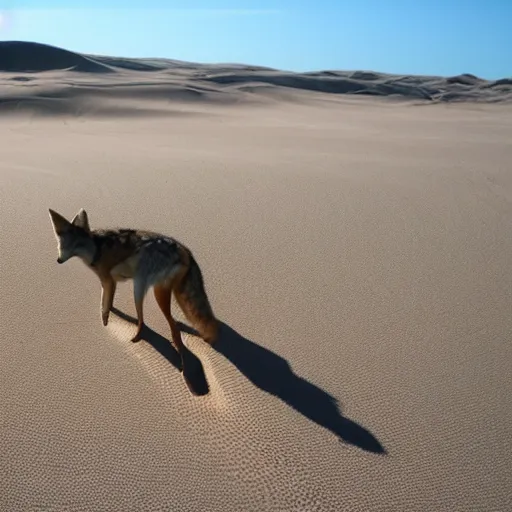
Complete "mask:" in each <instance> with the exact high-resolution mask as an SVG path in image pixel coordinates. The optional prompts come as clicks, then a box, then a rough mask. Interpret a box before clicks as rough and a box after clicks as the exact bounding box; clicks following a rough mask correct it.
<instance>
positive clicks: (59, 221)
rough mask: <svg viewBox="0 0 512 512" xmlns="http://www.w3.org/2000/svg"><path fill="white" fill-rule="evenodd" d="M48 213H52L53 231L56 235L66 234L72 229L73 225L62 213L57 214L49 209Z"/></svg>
mask: <svg viewBox="0 0 512 512" xmlns="http://www.w3.org/2000/svg"><path fill="white" fill-rule="evenodd" d="M48 211H49V212H50V219H51V221H52V226H53V231H54V232H55V234H56V235H60V234H61V233H64V232H65V231H67V230H68V229H69V228H70V227H71V223H70V222H69V221H68V220H67V219H65V218H64V217H63V216H62V215H61V214H60V213H57V212H56V211H54V210H52V209H51V208H49V209H48Z"/></svg>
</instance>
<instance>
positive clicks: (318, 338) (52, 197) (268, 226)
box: [0, 77, 512, 512]
mask: <svg viewBox="0 0 512 512" xmlns="http://www.w3.org/2000/svg"><path fill="white" fill-rule="evenodd" d="M50 78H51V77H50ZM50 78H49V79H48V80H50ZM135 96H136V95H135ZM102 101H103V103H102V104H101V105H100V104H98V107H97V109H96V114H95V115H89V114H87V113H86V115H81V114H80V112H76V113H75V114H78V115H68V114H66V115H49V114H48V113H47V115H41V113H38V114H37V115H36V114H34V115H31V114H30V113H29V112H28V111H24V112H22V113H19V114H18V113H16V112H15V110H11V111H9V112H8V113H6V114H5V115H3V116H2V118H1V120H0V134H1V148H2V153H1V160H0V177H1V179H0V184H1V197H0V223H1V226H0V236H1V243H0V265H1V278H2V293H1V294H0V311H1V317H0V318H1V326H0V327H1V332H2V335H1V338H0V349H1V358H0V411H1V414H0V465H1V467H2V478H1V479H0V510H2V511H6V512H15V511H20V512H27V511H36V510H37V511H43V510H44V511H50V510H51V511H64V510H66V511H67V510H70V511H71V510H72V511H93V510H101V511H104V510H116V511H117V510H122V511H128V510H151V511H157V510H162V511H167V510H176V511H180V512H182V511H183V512H184V511H216V512H230V511H233V512H252V511H254V512H256V511H258V512H259V511H280V512H284V511H290V512H291V511H294V512H299V511H300V512H302V511H304V512H313V511H319V512H320V511H322V512H323V511H344V510H347V511H361V512H363V511H390V512H391V511H393V512H395V511H437V512H441V511H447V512H448V511H450V512H453V511H456V510H457V511H484V510H485V511H506V510H510V509H511V508H512V497H511V496H512V495H511V492H510V489H511V487H512V473H511V462H510V456H511V449H512V435H511V427H510V425H511V424H512V406H511V403H510V397H511V392H512V379H511V377H510V375H511V367H512V366H511V365H512V344H511V331H512V314H511V313H512V296H511V293H512V272H511V264H512V236H511V226H512V222H511V221H512V171H511V162H512V144H511V140H512V115H511V114H512V106H510V105H508V106H507V105H483V104H481V105H478V104H455V105H454V104H451V105H443V104H439V105H419V104H414V103H413V102H398V101H393V100H391V99H388V100H383V99H382V100H381V99H371V98H368V97H367V98H352V99H349V98H348V97H337V96H333V95H330V96H327V95H325V96H321V95H314V94H303V93H300V92H297V93H287V94H286V97H282V98H281V97H279V95H278V94H277V95H269V96H265V94H264V93H263V94H262V96H260V100H258V101H255V102H253V103H244V104H242V103H240V104H238V103H237V102H232V103H229V104H223V103H222V102H211V103H209V102H207V101H205V102H198V101H193V100H190V98H184V99H183V98H182V99H180V98H175V99H174V100H173V101H171V102H169V101H166V100H164V99H158V98H156V99H155V100H154V101H153V102H152V103H151V108H147V102H145V103H144V105H141V108H140V110H137V108H136V103H134V102H136V101H137V100H136V98H135V99H133V97H132V98H131V99H130V109H129V111H128V110H127V111H123V109H122V108H120V107H119V104H118V105H117V106H116V109H117V110H116V109H112V110H111V111H109V110H108V109H106V110H103V109H104V108H105V105H107V104H108V101H109V99H108V98H103V99H102ZM122 101H124V100H122ZM126 101H128V100H126ZM159 102H160V103H159ZM134 105H135V107H134ZM88 108H89V110H88V111H87V112H89V113H90V112H91V109H90V105H89V107H88ZM102 113H103V114H102ZM61 114H62V113H61ZM99 114H102V115H99ZM81 207H83V208H85V209H86V210H87V212H88V214H89V219H90V221H91V224H92V227H93V228H96V227H108V226H122V227H139V228H147V229H151V230H157V231H161V232H164V233H166V234H169V235H172V236H175V237H176V238H178V239H179V240H181V241H182V242H184V243H185V244H186V245H188V246H189V247H190V248H191V249H192V251H193V253H194V254H195V256H196V258H197V260H198V262H199V264H200V266H201V268H202V271H203V275H204V279H205V283H206V288H207V291H208V294H209V296H210V299H211V302H212V305H213V308H214V310H215V312H216V314H217V316H218V318H219V319H220V320H221V321H222V330H221V337H220V340H219V342H218V343H217V345H215V346H214V347H210V346H208V345H206V344H205V343H204V342H203V341H202V340H201V339H200V338H197V337H195V336H194V335H192V334H186V335H184V340H185V343H186V345H187V346H188V347H189V348H190V350H191V351H192V352H193V353H194V354H195V355H196V356H197V357H198V359H199V360H200V362H201V363H202V365H203V367H204V371H205V375H206V378H207V381H208V386H209V392H208V394H205V395H204V396H193V395H192V394H191V393H190V392H189V390H188V388H187V387H186V385H185V383H184V380H183V377H182V375H181V373H180V372H179V370H178V368H177V356H176V353H175V352H174V350H173V348H172V346H171V344H170V342H169V339H170V332H169V327H168V325H167V324H166V322H165V319H164V317H163V316H162V315H161V313H160V311H159V310H158V308H157V306H156V302H155V299H154V297H153V294H152V292H150V293H148V295H147V298H146V302H145V315H146V320H147V323H148V326H149V328H150V329H148V330H147V331H146V333H145V340H144V341H142V342H140V343H138V344H133V343H131V342H130V337H131V336H132V335H133V333H134V332H135V326H134V325H133V323H132V322H131V321H130V317H133V316H134V315H135V308H134V304H133V295H132V284H131V283H127V284H124V285H121V286H120V287H119V289H118V292H117V295H116V301H115V306H116V308H117V310H118V311H117V312H115V313H112V315H111V318H110V323H109V325H108V326H107V327H103V325H102V323H101V319H100V284H99V281H98V279H97V278H96V276H95V275H94V274H93V273H92V272H91V271H90V270H89V269H87V268H86V267H85V265H83V264H82V263H81V262H80V261H79V260H77V259H74V260H70V261H69V262H67V263H66V264H65V265H58V264H57V262H56V259H57V245H56V240H55V238H54V235H53V232H52V228H51V224H50V219H49V216H48V208H53V209H55V210H57V211H58V212H60V213H62V214H63V215H65V216H67V217H68V218H72V217H73V216H74V214H75V213H76V212H77V211H78V210H79V208H81ZM173 307H174V306H173ZM174 312H175V313H176V316H177V317H178V318H180V320H182V321H184V318H183V316H182V315H181V313H180V312H179V310H178V309H177V308H176V307H174Z"/></svg>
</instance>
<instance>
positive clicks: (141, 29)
mask: <svg viewBox="0 0 512 512" xmlns="http://www.w3.org/2000/svg"><path fill="white" fill-rule="evenodd" d="M0 39H2V40H28V41H37V42H42V43H48V44H53V45H56V46H60V47H63V48H66V49H69V50H73V51H78V52H85V53H95V54H104V55H115V56H123V57H167V58H171V59H180V60H189V61H196V62H239V63H244V64H258V65H265V66H270V67H276V68H281V69H288V70H295V71H304V70H320V69H343V70H355V69H364V70H375V71H384V72H390V73H414V74H439V75H455V74H459V73H473V74H475V75H478V76H481V77H484V78H489V79H493V78H502V77H510V76H512V0H430V1H424V0H350V1H345V0H317V1H313V0H309V1H306V0H274V1H271V0H260V1H256V0H238V1H233V0H225V1H224V0H210V1H207V0H203V1H200V0H199V1H194V0H189V1H173V0H145V1H141V0H124V1H120V0H87V1H85V0H67V1H65V0H53V1H52V0H46V1H41V0H3V1H2V3H1V4H0Z"/></svg>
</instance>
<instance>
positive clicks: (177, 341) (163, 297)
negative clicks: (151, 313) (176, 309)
mask: <svg viewBox="0 0 512 512" xmlns="http://www.w3.org/2000/svg"><path fill="white" fill-rule="evenodd" d="M153 291H154V294H155V299H156V302H157V304H158V307H159V308H160V310H161V311H162V313H163V315H164V316H165V319H166V320H167V322H168V323H169V327H170V328H171V335H172V341H173V343H174V345H175V346H176V349H177V350H178V352H179V353H180V355H183V347H184V345H183V340H182V339H181V332H180V330H179V328H178V326H177V324H176V321H175V320H174V318H173V316H172V314H171V292H172V285H171V284H165V285H161V284H158V285H155V286H154V288H153Z"/></svg>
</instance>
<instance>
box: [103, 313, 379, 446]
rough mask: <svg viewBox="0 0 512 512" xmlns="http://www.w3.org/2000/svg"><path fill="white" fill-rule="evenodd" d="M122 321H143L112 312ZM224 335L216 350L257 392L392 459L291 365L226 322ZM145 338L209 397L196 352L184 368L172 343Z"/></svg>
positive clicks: (149, 334) (150, 334)
mask: <svg viewBox="0 0 512 512" xmlns="http://www.w3.org/2000/svg"><path fill="white" fill-rule="evenodd" d="M112 312H113V313H115V314H116V315H117V316H119V317H120V318H121V319H123V320H125V321H128V322H130V323H133V324H136V323H137V320H136V319H135V318H133V317H132V316H130V315H127V314H126V313H123V312H121V311H119V310H118V309H116V308H112ZM177 324H178V327H179V329H180V330H181V331H182V332H185V333H187V334H191V335H193V336H199V335H198V333H197V331H195V330H194V329H192V328H191V327H189V326H188V325H185V324H183V323H181V322H177ZM220 324H221V328H220V336H219V339H218V341H217V342H216V343H215V344H214V345H213V348H214V349H215V350H217V352H219V353H220V354H222V355H223V356H224V357H225V358H226V359H227V360H228V361H230V362H231V363H232V364H233V365H234V366H236V367H237V368H238V370H239V371H240V372H241V373H242V374H243V375H245V377H246V378H247V379H248V380H249V381H251V382H252V383H253V384H254V385H255V386H256V387H258V388H259V389H261V390H262V391H265V392H267V393H270V394H271V395H273V396H275V397H276V398H279V399H280V400H282V401H283V402H284V403H286V404H287V405H288V406H289V407H292V408H293V409H295V410H296V411H297V412H298V413H300V414H302V415H303V416H305V417H306V418H308V419H310V420H311V421H313V422H315V423H316V424H317V425H319V426H321V427H323V428H325V429H327V430H329V431H331V432H332V433H333V434H335V435H336V436H337V437H338V438H339V440H340V441H341V442H344V443H347V444H351V445H354V446H357V447H359V448H361V449H362V450H365V451H367V452H372V453H378V454H386V450H385V448H384V447H383V446H382V444H381V443H380V442H379V441H378V440H377V438H376V437H375V436H374V435H373V434H372V433H371V432H369V431H368V430H367V429H365V428H364V427H362V426H361V425H359V424H357V423H356V422H355V421H352V420H350V419H349V418H347V417H345V416H343V415H342V413H341V412H340V410H339V407H338V404H337V401H336V399H335V398H334V397H333V396H331V395H329V393H327V392H325V391H323V390H322V389H320V388H319V387H318V386H315V385H314V384H312V383H311V382H309V381H307V380H306V379H303V378H302V377H299V376H298V375H296V374H295V373H293V371H292V369H291V368H290V365H289V364H288V362H287V361H286V360H285V359H284V358H282V357H281V356H279V355H277V354H275V353H274V352H272V351H271V350H268V349H266V348H264V347H262V346H260V345H258V344H257V343H254V342H253V341H250V340H248V339H247V338H244V337H243V336H242V335H240V334H239V333H237V332H236V331H235V330H234V329H232V328H231V327H229V326H228V325H226V324H224V323H222V322H221V323H220ZM142 339H143V340H145V341H147V342H148V343H149V344H150V345H151V346H152V347H153V348H154V349H155V350H156V351H157V352H159V353H160V354H161V355H162V356H163V357H165V359H167V360H168V361H169V362H170V363H171V364H172V365H173V366H174V367H175V368H176V369H178V370H180V371H181V370H182V369H183V373H184V377H185V381H186V383H187V385H188V387H189V389H190V391H191V392H192V393H194V394H196V395H205V394H207V393H208V392H209V388H208V383H207V380H206V376H205V374H204V369H203V365H202V364H201V361H200V360H199V359H198V358H197V356H195V355H194V354H193V353H192V352H190V350H188V349H186V352H185V353H184V361H185V363H184V365H183V366H184V368H182V364H181V357H180V355H179V354H178V352H177V350H176V349H175V348H174V346H173V345H172V343H171V342H170V341H169V340H168V339H167V338H164V337H163V336H161V335H160V334H158V333H157V332H155V331H154V330H153V329H151V328H150V327H148V326H147V325H145V326H144V330H143V331H142Z"/></svg>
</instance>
